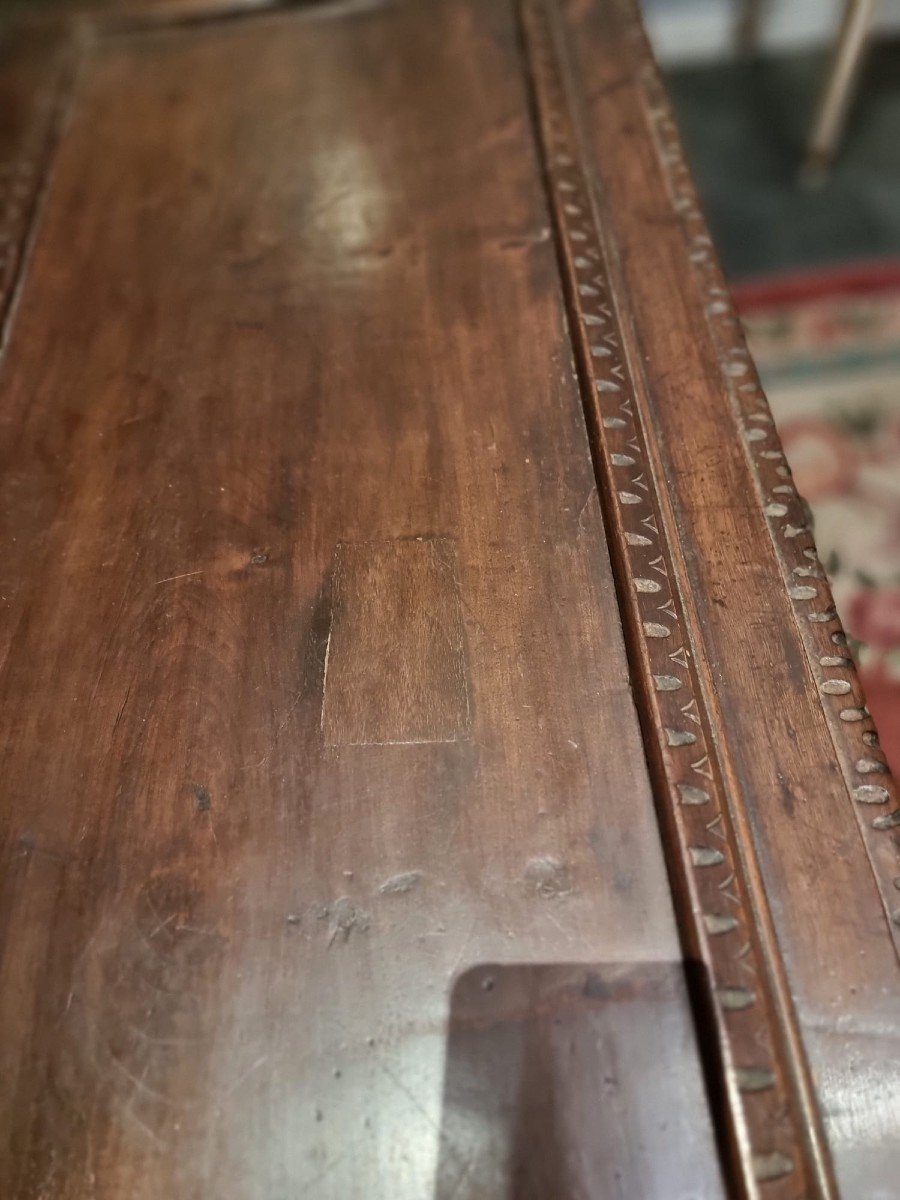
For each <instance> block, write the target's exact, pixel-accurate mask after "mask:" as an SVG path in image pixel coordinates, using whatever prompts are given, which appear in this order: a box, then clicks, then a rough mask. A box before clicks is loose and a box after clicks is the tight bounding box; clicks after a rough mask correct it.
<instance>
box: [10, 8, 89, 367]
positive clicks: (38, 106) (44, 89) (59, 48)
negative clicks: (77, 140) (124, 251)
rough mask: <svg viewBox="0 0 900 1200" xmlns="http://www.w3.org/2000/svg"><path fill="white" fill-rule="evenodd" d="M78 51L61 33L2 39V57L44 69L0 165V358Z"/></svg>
mask: <svg viewBox="0 0 900 1200" xmlns="http://www.w3.org/2000/svg"><path fill="white" fill-rule="evenodd" d="M82 48H83V43H82V39H81V38H80V37H76V36H72V34H71V32H70V31H69V30H67V29H62V28H57V29H52V30H51V29H50V28H46V27H45V28H41V29H37V28H22V29H15V30H13V31H12V32H11V33H7V34H6V35H5V36H4V37H3V54H4V57H6V56H20V55H27V54H29V53H38V54H42V55H45V57H46V63H45V65H44V66H43V68H42V72H41V73H42V75H43V79H42V81H41V82H40V83H39V84H37V85H36V87H35V90H34V92H33V93H32V95H31V96H29V97H28V98H27V101H26V104H27V109H28V115H27V117H26V120H25V126H24V129H23V130H22V133H21V136H20V137H19V138H18V144H17V145H16V146H15V147H14V148H13V151H12V154H11V156H10V157H9V158H7V159H5V160H4V161H3V162H2V164H0V357H2V355H3V354H4V352H5V350H6V346H7V344H8V342H9V337H10V332H11V329H12V326H13V324H14V321H15V310H16V306H17V302H18V299H19V296H20V295H21V291H22V286H23V282H24V279H25V276H26V274H27V270H28V259H29V257H30V253H31V249H32V247H33V245H34V241H35V237H36V231H37V227H38V224H39V216H40V212H41V209H42V207H43V202H44V198H45V196H46V193H47V190H48V187H49V180H50V175H51V171H52V164H53V160H54V157H55V153H56V148H57V145H58V143H59V140H60V138H61V137H62V133H63V129H64V127H65V122H66V117H67V115H68V112H69V111H70V107H71V103H72V96H73V93H74V89H75V80H76V76H77V72H78V66H79V62H80V59H81V53H82ZM2 70H3V64H2V62H0V71H2Z"/></svg>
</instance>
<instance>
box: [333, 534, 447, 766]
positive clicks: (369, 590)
mask: <svg viewBox="0 0 900 1200" xmlns="http://www.w3.org/2000/svg"><path fill="white" fill-rule="evenodd" d="M468 728H469V684H468V678H467V671H466V659H465V650H464V640H463V622H462V610H461V606H460V598H459V585H458V583H457V579H456V555H455V550H454V546H453V542H452V541H451V539H449V538H440V537H428V538H426V537H421V538H400V539H396V540H393V541H384V542H341V543H339V544H338V546H337V549H336V550H335V555H334V562H333V571H332V620H331V633H330V635H329V639H328V652H327V656H326V664H325V683H324V695H323V699H322V731H323V733H324V736H325V741H326V743H327V744H328V745H329V746H365V745H384V744H389V743H394V744H404V743H416V742H455V741H457V740H458V739H459V738H461V737H464V736H465V734H466V733H467V731H468Z"/></svg>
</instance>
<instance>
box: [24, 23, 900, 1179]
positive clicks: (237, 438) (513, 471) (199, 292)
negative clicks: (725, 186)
mask: <svg viewBox="0 0 900 1200" xmlns="http://www.w3.org/2000/svg"><path fill="white" fill-rule="evenodd" d="M73 8H74V9H75V11H76V13H77V14H78V15H77V19H76V20H75V22H74V23H73V24H71V25H70V24H67V21H68V18H67V17H66V18H64V16H63V14H64V13H69V14H71V12H72V10H73ZM85 8H88V9H91V10H93V15H91V16H89V17H85V15H84V9H85ZM245 8H246V11H243V10H244V9H245ZM251 8H253V5H252V4H251V5H247V6H243V5H242V4H241V3H240V0H222V2H221V3H219V2H218V0H209V3H206V0H185V2H184V3H181V0H177V3H175V2H173V3H172V4H169V3H168V2H165V3H159V4H154V3H150V2H148V3H142V2H139V3H135V4H131V3H126V4H122V5H117V6H115V16H114V17H110V16H109V12H107V15H106V16H103V17H100V16H98V15H97V13H98V11H99V10H98V8H97V6H95V5H86V6H79V5H77V4H76V5H65V6H61V7H60V9H58V10H57V13H58V17H57V18H53V17H52V16H51V17H50V19H49V24H48V22H46V21H44V22H43V23H42V25H41V29H40V32H38V31H37V30H36V29H32V30H31V32H30V33H27V32H20V34H18V35H17V39H18V40H17V42H16V43H15V44H14V43H12V42H7V48H6V53H5V57H3V58H2V59H0V98H2V100H3V104H2V106H0V150H2V153H3V157H4V168H3V175H2V178H0V202H2V205H3V208H2V212H3V216H2V218H0V235H2V237H3V240H4V246H3V248H2V250H3V254H4V258H3V260H2V271H3V274H2V275H0V301H2V304H3V311H4V314H5V317H4V320H5V326H4V343H5V350H4V353H3V359H2V361H0V429H2V437H0V542H2V553H0V584H2V587H0V727H2V729H3V732H4V740H3V743H2V751H0V754H2V758H0V793H2V805H0V839H2V840H0V855H2V859H0V866H2V872H0V947H2V960H0V1077H2V1080H3V1086H2V1088H0V1194H2V1195H3V1197H4V1198H5V1197H6V1196H7V1195H8V1196H12V1197H14V1198H15V1200H38V1198H41V1200H44V1198H51V1197H52V1198H53V1200H56V1198H57V1197H60V1198H61V1200H126V1198H127V1200H158V1198H159V1197H162V1196H165V1197H172V1198H173V1200H194V1198H195V1197H196V1198H203V1200H205V1198H206V1197H209V1196H215V1197H217V1198H218V1197H221V1198H222V1200H282V1198H283V1197H288V1196H291V1197H293V1196H304V1197H306V1196H310V1197H313V1198H315V1200H318V1198H319V1197H322V1198H324V1200H331V1198H332V1197H333V1198H335V1200H338V1198H339V1200H345V1198H346V1200H351V1198H353V1197H357V1196H358V1197H366V1200H370V1198H373V1197H381V1196H384V1197H391V1198H392V1200H394V1198H396V1200H405V1198H406V1197H408V1198H409V1200H420V1198H431V1200H500V1198H501V1197H502V1198H503V1200H512V1198H515V1200H574V1198H575V1197H579V1198H581V1197H591V1200H593V1198H594V1197H602V1198H604V1200H605V1198H606V1197H607V1196H610V1197H621V1200H632V1198H634V1197H642V1198H643V1197H647V1198H648V1200H649V1198H651V1197H653V1198H656V1197H658V1198H659V1200H670V1198H671V1197H675V1196H687V1195H690V1196H695V1195H701V1196H703V1197H704V1198H706V1197H713V1198H714V1197H717V1196H720V1195H722V1194H723V1193H727V1194H729V1195H735V1196H739V1197H754V1198H759V1200H800V1198H801V1197H802V1198H803V1200H806V1198H807V1197H817V1198H819V1200H823V1198H825V1197H831V1196H837V1195H841V1196H844V1197H847V1198H848V1200H856V1198H857V1197H860V1198H861V1197H867V1198H868V1197H873V1198H874V1197H877V1198H878V1200H882V1198H883V1197H887V1196H892V1195H893V1189H894V1187H895V1183H894V1181H895V1180H896V1179H897V1178H898V1176H900V1075H898V1069H897V1062H898V1061H900V1055H898V1053H897V1049H898V1037H900V1017H898V1011H900V987H898V982H900V981H898V961H897V954H896V945H897V940H898V930H900V925H898V922H897V917H896V910H897V909H898V908H900V902H898V900H897V895H900V893H897V894H895V893H896V881H897V880H900V853H898V837H900V826H898V813H900V807H898V803H897V796H896V789H895V785H894V783H893V781H892V780H891V779H890V777H889V775H888V774H887V773H886V771H885V772H882V771H880V770H878V771H875V772H874V774H877V778H875V779H873V768H872V764H873V763H874V764H875V765H876V767H877V766H879V765H880V751H879V749H878V744H877V734H876V733H875V731H874V729H872V727H871V720H870V718H869V715H868V713H867V711H866V709H865V701H864V698H863V697H862V695H861V693H860V692H859V687H858V681H857V680H856V677H855V671H854V668H853V664H852V662H851V661H850V660H849V658H848V657H847V655H846V652H845V648H844V641H843V634H842V632H841V629H840V623H839V620H838V617H837V614H836V613H835V612H834V610H833V607H832V603H831V598H830V595H829V592H828V585H827V580H826V579H825V578H824V573H823V572H822V570H821V567H820V564H819V563H818V560H817V558H816V556H815V549H814V545H813V541H812V535H811V531H810V530H809V529H808V528H807V527H806V521H805V517H804V515H803V509H802V505H801V502H800V499H799V498H798V497H797V496H796V494H795V491H794V489H793V485H792V482H791V477H790V470H789V466H788V464H787V463H786V461H785V460H784V458H783V454H782V451H781V447H780V445H779V443H778V439H777V435H776V433H775V430H774V426H773V425H772V422H771V415H770V414H769V412H768V408H767V406H766V403H765V399H764V397H763V395H762V393H761V391H760V389H759V385H758V381H757V380H756V377H755V374H754V372H753V367H752V364H751V363H750V361H749V358H748V356H747V353H746V347H745V346H744V343H743V339H742V336H741V332H740V327H739V325H738V322H737V319H736V317H735V315H734V312H733V310H732V308H731V306H730V303H729V301H728V296H727V291H726V290H725V287H724V284H723V281H722V279H721V276H720V273H719V271H718V268H717V266H716V262H715V257H714V253H713V251H712V248H711V244H710V242H709V237H708V234H707V232H706V229H705V226H704V224H703V219H702V216H701V214H700V212H699V209H698V206H697V202H696V197H695V195H694V192H693V189H692V185H691V182H690V178H689V174H688V171H687V168H686V166H685V163H684V160H683V156H682V154H681V150H680V147H679V144H678V138H677V132H676V130H675V127H674V124H673V122H672V118H671V114H670V112H669V110H668V107H667V104H666V101H665V96H664V93H663V90H662V86H661V84H660V81H659V79H658V77H657V75H656V73H655V71H654V68H653V65H652V62H651V60H650V56H649V53H648V51H647V47H646V45H645V43H644V41H643V40H642V36H641V32H640V28H639V22H638V20H637V17H636V13H635V10H634V8H633V6H632V5H631V4H630V3H629V0H522V2H521V3H515V4H514V3H512V2H511V0H479V2H477V3H476V0H434V2H426V0H396V2H395V3H382V4H367V3H366V4H357V3H351V2H348V3H333V4H332V3H323V4H310V5H304V6H302V7H300V8H299V9H298V10H296V11H292V12H285V13H280V14H274V13H266V12H264V11H260V12H255V11H254V12H251V11H249V10H250V9H251ZM109 11H112V9H109ZM241 11H243V15H240V12H241ZM226 18H227V19H226ZM74 58H78V59H79V65H78V71H77V76H76V77H74V78H73V73H72V72H71V71H70V70H69V68H68V66H67V64H68V63H71V61H72V60H73V59H74ZM595 480H597V481H599V486H600V496H599V498H598V491H597V486H596V483H595ZM686 959H687V960H689V961H685V960H686ZM689 993H690V1000H689V998H688V995H689ZM695 1031H696V1032H698V1033H699V1047H700V1048H699V1050H698V1042H697V1038H696V1037H695ZM701 1060H702V1070H701ZM707 1095H708V1096H709V1099H707ZM710 1110H711V1115H710ZM713 1124H714V1125H715V1127H716V1136H715V1138H714V1136H713V1131H712V1130H713ZM723 1172H724V1175H725V1177H726V1178H727V1182H726V1183H725V1184H724V1185H723V1184H722V1182H721V1177H722V1173H723Z"/></svg>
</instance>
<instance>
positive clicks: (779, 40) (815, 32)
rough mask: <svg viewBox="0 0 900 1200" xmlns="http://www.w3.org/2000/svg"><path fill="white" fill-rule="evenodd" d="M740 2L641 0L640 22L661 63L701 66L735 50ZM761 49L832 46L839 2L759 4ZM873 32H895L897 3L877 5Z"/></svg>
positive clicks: (899, 20)
mask: <svg viewBox="0 0 900 1200" xmlns="http://www.w3.org/2000/svg"><path fill="white" fill-rule="evenodd" d="M744 2H745V0H641V3H642V6H643V10H644V20H645V21H646V23H647V29H648V32H649V34H650V38H651V40H652V42H653V46H654V49H655V51H656V53H657V55H658V56H659V58H660V60H661V61H663V62H665V63H667V64H676V63H679V62H702V61H709V60H714V59H717V58H723V57H728V56H730V55H732V54H734V51H735V30H736V26H737V22H738V18H739V16H740V13H741V11H742V10H743V5H744ZM758 2H759V3H760V5H761V10H762V17H761V21H760V43H761V47H762V49H764V50H776V51H777V50H789V49H796V48H800V47H804V46H815V45H821V44H822V43H827V42H830V41H832V39H833V38H834V36H835V34H836V32H837V29H838V25H839V23H840V15H841V12H842V10H843V0H758ZM875 29H876V32H883V33H898V32H900V0H882V2H881V6H880V8H879V10H878V15H877V17H876V23H875Z"/></svg>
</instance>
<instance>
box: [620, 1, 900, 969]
mask: <svg viewBox="0 0 900 1200" xmlns="http://www.w3.org/2000/svg"><path fill="white" fill-rule="evenodd" d="M611 2H612V3H614V4H615V6H616V8H617V10H618V12H619V14H620V17H621V19H622V22H623V27H624V32H625V34H626V37H627V38H628V39H629V40H630V41H631V43H632V45H633V46H634V47H635V49H636V51H637V54H636V58H637V60H638V65H637V68H636V77H637V82H638V85H639V90H640V92H641V94H642V96H643V99H644V116H645V121H646V124H647V127H648V129H649V132H650V134H651V137H652V139H653V144H654V146H655V149H656V156H657V159H658V161H659V164H660V169H661V173H662V176H663V178H664V180H665V182H666V186H667V188H668V191H669V197H670V201H671V204H672V208H673V211H674V212H675V213H676V214H677V216H678V220H679V223H680V227H681V230H682V233H683V237H684V244H685V258H686V264H685V265H686V269H687V270H689V271H690V273H691V274H692V275H693V276H694V278H695V280H696V283H697V286H698V289H699V291H700V292H701V294H702V297H703V300H704V313H705V316H706V323H707V327H708V329H709V331H710V335H711V337H712V340H713V344H714V345H715V347H716V349H717V352H718V357H719V367H720V370H721V376H722V383H723V389H724V391H725V393H726V394H727V397H728V400H729V403H730V406H731V411H732V414H733V416H734V420H735V423H736V426H737V432H738V437H739V439H740V441H741V444H742V446H743V450H744V454H745V457H746V460H747V463H748V466H749V471H750V476H751V478H752V481H753V486H754V488H755V491H756V496H757V499H758V502H759V506H760V509H761V510H762V511H763V512H764V514H765V516H766V527H767V529H768V532H769V538H770V541H771V544H772V549H773V554H774V558H775V561H776V562H777V565H778V570H779V573H780V575H781V579H782V583H783V586H784V588H785V591H786V592H787V595H788V598H789V600H790V604H791V609H792V612H793V614H794V621H795V625H796V629H797V633H798V638H799V641H800V642H801V644H802V646H803V649H804V652H805V655H806V658H807V662H808V665H809V671H810V676H811V678H812V680H813V683H814V685H815V689H816V693H817V695H818V697H819V702H820V705H821V708H822V711H823V714H824V719H825V723H826V726H827V728H828V731H829V734H830V736H831V740H832V743H833V745H834V750H835V755H836V757H837V760H838V762H839V764H840V767H841V772H842V775H843V779H844V783H845V786H846V790H847V797H848V801H849V803H850V804H851V806H852V808H853V811H854V814H855V817H856V823H857V826H858V828H859V831H860V836H861V840H862V842H863V844H864V846H865V851H866V857H867V860H868V862H869V865H870V867H871V870H872V872H873V874H874V877H875V881H876V884H877V886H878V891H879V895H880V898H881V902H882V905H883V907H884V911H885V918H886V924H887V930H888V933H889V936H890V937H891V939H892V941H893V944H894V949H895V952H896V953H897V954H898V956H900V902H898V892H897V888H898V886H900V789H898V786H897V783H896V781H895V779H894V778H893V776H892V774H891V772H890V769H889V767H888V765H887V763H886V761H885V760H884V758H883V757H880V758H879V757H877V755H878V746H879V741H878V732H877V729H876V728H875V723H874V721H873V720H872V716H871V714H870V712H869V710H868V708H867V707H866V703H865V696H864V693H863V688H862V684H861V683H860V680H859V675H858V672H857V668H856V664H855V663H854V661H853V659H852V657H851V656H850V654H849V653H848V651H847V649H846V647H847V638H846V635H845V633H844V629H843V625H842V623H841V619H840V617H839V615H838V613H837V610H836V608H835V604H834V598H833V596H832V592H831V586H830V584H829V582H828V577H827V575H826V573H825V571H824V569H823V567H822V564H821V561H820V559H819V555H818V551H817V550H816V545H815V538H814V534H813V529H812V527H811V525H810V523H809V520H808V516H807V512H806V509H805V505H804V501H803V499H802V497H801V496H800V495H799V493H798V492H797V490H796V488H795V487H794V486H793V483H792V482H791V477H790V468H789V466H788V464H787V459H786V456H785V453H784V449H783V446H782V443H781V438H780V437H779V435H778V430H777V426H776V425H775V421H774V418H773V417H772V413H771V410H770V408H769V403H768V400H767V399H766V395H765V392H764V391H763V388H762V385H761V383H760V380H759V374H758V372H757V370H756V366H755V364H754V362H753V359H752V357H751V355H750V352H749V349H748V348H747V343H746V338H745V336H744V332H743V327H742V325H741V322H740V318H739V317H738V315H737V312H736V310H735V307H734V303H733V301H732V299H731V295H730V293H729V290H728V287H727V284H726V282H725V277H724V274H723V272H722V268H721V266H720V264H719V261H718V257H717V255H716V253H715V250H714V247H713V244H712V240H711V238H710V236H709V231H708V228H707V225H706V221H705V218H704V216H703V211H702V207H701V205H700V202H699V199H698V197H697V193H696V188H695V187H694V183H693V180H692V178H691V174H690V169H689V167H688V165H687V161H686V158H685V154H684V149H683V146H682V144H681V138H680V135H679V133H678V127H677V124H676V122H675V119H674V116H673V113H672V109H671V105H670V103H669V100H668V97H667V96H666V93H665V89H664V87H663V84H662V81H661V77H660V72H659V68H658V66H657V64H656V61H655V59H654V57H653V54H652V50H651V48H650V45H649V42H648V40H647V37H646V33H645V31H644V28H643V24H642V22H641V20H640V17H639V15H638V13H637V11H636V9H635V6H634V3H633V0H611ZM873 812H875V813H877V815H875V816H872V815H871V814H872V813H873Z"/></svg>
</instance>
